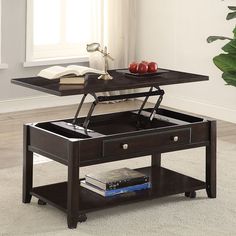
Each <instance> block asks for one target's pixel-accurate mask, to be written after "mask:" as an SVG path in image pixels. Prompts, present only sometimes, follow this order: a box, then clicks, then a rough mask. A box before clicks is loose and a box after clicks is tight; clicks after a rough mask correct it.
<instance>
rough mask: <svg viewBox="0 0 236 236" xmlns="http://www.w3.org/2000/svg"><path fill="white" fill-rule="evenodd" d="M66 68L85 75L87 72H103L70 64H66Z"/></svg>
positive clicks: (102, 72)
mask: <svg viewBox="0 0 236 236" xmlns="http://www.w3.org/2000/svg"><path fill="white" fill-rule="evenodd" d="M67 69H69V70H71V71H77V73H78V74H77V75H85V74H87V73H95V74H104V71H101V70H96V69H93V68H90V67H87V66H78V65H70V66H67Z"/></svg>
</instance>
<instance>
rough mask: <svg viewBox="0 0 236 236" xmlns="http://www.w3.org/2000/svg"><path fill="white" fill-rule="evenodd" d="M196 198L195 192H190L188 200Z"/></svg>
mask: <svg viewBox="0 0 236 236" xmlns="http://www.w3.org/2000/svg"><path fill="white" fill-rule="evenodd" d="M196 196H197V193H196V192H195V191H193V192H191V193H190V196H189V197H190V198H196Z"/></svg>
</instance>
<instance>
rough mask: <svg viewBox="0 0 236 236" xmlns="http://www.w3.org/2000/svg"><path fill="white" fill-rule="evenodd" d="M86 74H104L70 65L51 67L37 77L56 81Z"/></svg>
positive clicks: (84, 67) (99, 71)
mask: <svg viewBox="0 0 236 236" xmlns="http://www.w3.org/2000/svg"><path fill="white" fill-rule="evenodd" d="M87 73H95V74H100V75H101V74H104V71H101V70H96V69H93V68H90V67H86V66H77V65H70V66H67V67H63V66H52V67H49V68H46V69H44V70H41V71H40V72H39V74H38V76H40V77H43V78H45V79H58V78H61V77H64V76H66V77H70V76H71V77H75V76H83V75H85V74H87Z"/></svg>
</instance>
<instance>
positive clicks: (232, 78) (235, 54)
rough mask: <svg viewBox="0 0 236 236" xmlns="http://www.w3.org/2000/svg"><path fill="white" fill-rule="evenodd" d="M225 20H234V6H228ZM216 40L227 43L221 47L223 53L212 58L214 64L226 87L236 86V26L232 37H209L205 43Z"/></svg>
mask: <svg viewBox="0 0 236 236" xmlns="http://www.w3.org/2000/svg"><path fill="white" fill-rule="evenodd" d="M228 8H229V10H230V11H231V12H230V13H228V15H227V17H226V19H227V20H231V19H235V18H236V6H229V7H228ZM216 40H228V41H229V42H228V43H227V44H226V45H225V46H223V47H222V50H223V51H224V53H221V54H220V55H218V56H216V57H214V58H213V62H214V64H215V65H216V66H217V67H218V68H219V69H220V70H221V71H222V72H223V74H222V78H223V79H224V81H225V82H226V83H227V84H228V85H232V86H236V26H235V28H234V30H233V37H232V38H229V37H224V36H210V37H208V38H207V42H208V43H211V42H214V41H216Z"/></svg>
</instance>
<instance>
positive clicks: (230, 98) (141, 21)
mask: <svg viewBox="0 0 236 236" xmlns="http://www.w3.org/2000/svg"><path fill="white" fill-rule="evenodd" d="M228 5H236V1H235V0H233V1H230V0H228V1H221V0H207V1H206V0H138V16H139V18H138V29H137V39H138V42H137V55H138V56H137V57H138V60H143V59H145V60H154V61H157V62H158V63H159V66H160V67H162V68H169V69H176V70H180V71H187V72H193V73H199V74H204V75H209V76H210V81H209V82H198V83H190V84H182V85H172V86H166V87H163V88H164V89H165V91H166V95H165V98H164V101H163V105H167V106H171V107H175V108H179V109H182V110H187V111H191V112H195V113H199V114H205V115H208V116H212V117H215V118H218V119H224V120H227V121H231V122H235V123H236V88H235V87H231V86H225V85H224V84H225V83H224V81H223V80H222V79H221V72H220V71H219V70H218V69H217V68H216V67H215V66H214V64H213V63H212V58H213V57H214V56H215V55H217V54H219V53H220V52H221V50H220V48H221V46H223V44H225V43H226V41H225V42H216V43H215V44H207V43H206V38H207V37H208V36H209V35H225V36H232V33H231V32H232V30H233V28H234V25H235V22H236V21H235V20H234V21H233V20H232V21H226V20H225V17H226V15H227V13H228V10H227V6H228Z"/></svg>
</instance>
